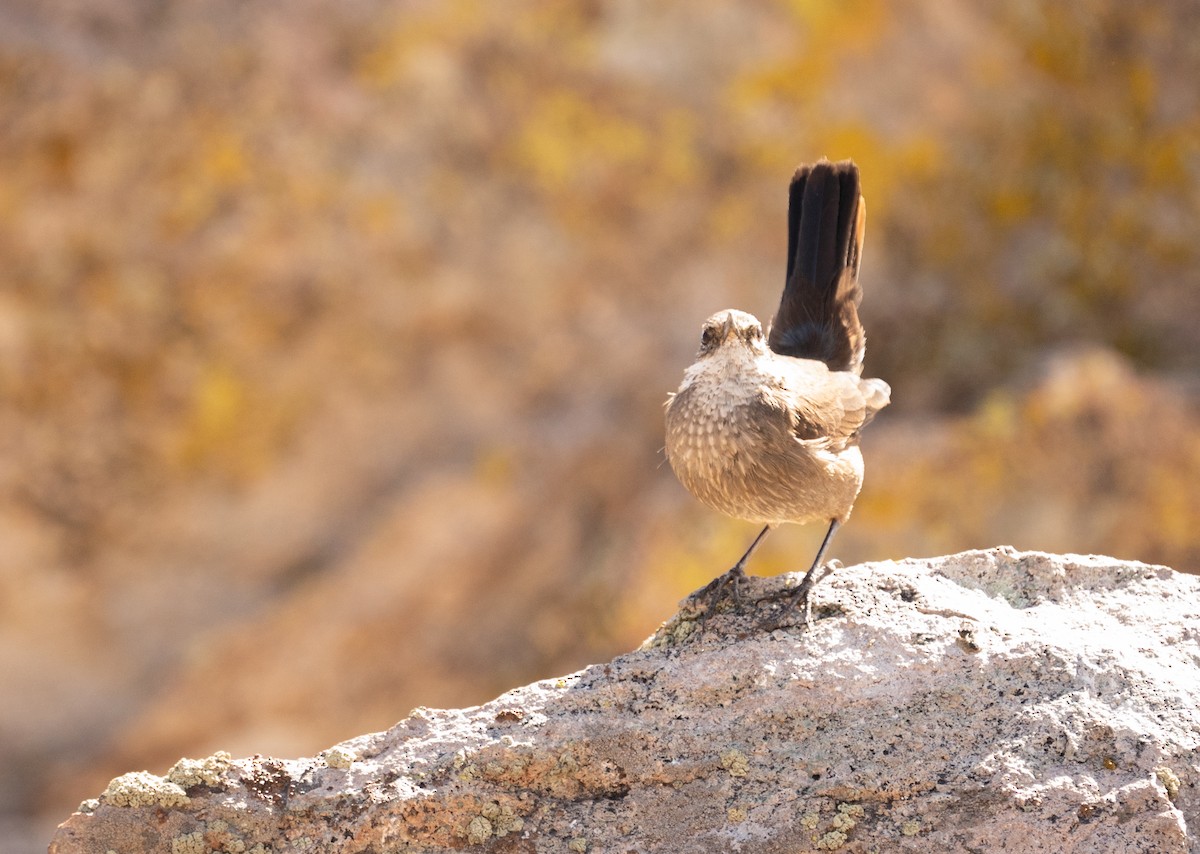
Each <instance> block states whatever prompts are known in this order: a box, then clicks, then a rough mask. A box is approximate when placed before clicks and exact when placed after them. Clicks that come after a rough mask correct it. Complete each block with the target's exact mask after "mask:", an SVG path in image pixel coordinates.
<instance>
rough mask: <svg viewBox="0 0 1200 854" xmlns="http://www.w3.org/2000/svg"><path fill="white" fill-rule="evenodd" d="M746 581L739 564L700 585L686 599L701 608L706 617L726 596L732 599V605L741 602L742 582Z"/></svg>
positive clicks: (737, 604) (735, 605) (738, 605)
mask: <svg viewBox="0 0 1200 854" xmlns="http://www.w3.org/2000/svg"><path fill="white" fill-rule="evenodd" d="M745 581H746V573H745V572H744V571H743V570H742V567H741V564H738V565H736V566H734V567H733V569H731V570H729V571H728V572H726V573H725V574H723V575H718V576H717V577H716V578H714V579H713V580H712V581H710V582H708V584H706V585H704V586H703V587H701V588H700V589H699V590H697V591H696V592H695V593H693V594H692V595H691V596H689V597H688V599H689V600H690V601H691V602H693V603H695V604H697V605H699V606H701V607H702V608H703V612H702V613H703V616H704V618H707V617H708V615H709V614H711V613H712V611H713V609H714V608H716V607H717V605H719V604H721V602H723V601H724V600H725V599H726V598H727V597H728V598H731V599H733V604H734V607H740V606H741V604H742V584H743V583H745Z"/></svg>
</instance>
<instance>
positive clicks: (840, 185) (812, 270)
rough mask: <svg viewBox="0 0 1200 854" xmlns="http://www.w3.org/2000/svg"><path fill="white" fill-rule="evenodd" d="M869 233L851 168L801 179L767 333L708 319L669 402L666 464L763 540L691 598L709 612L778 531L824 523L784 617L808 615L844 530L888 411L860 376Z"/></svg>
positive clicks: (739, 318)
mask: <svg viewBox="0 0 1200 854" xmlns="http://www.w3.org/2000/svg"><path fill="white" fill-rule="evenodd" d="M865 230H866V201H865V200H864V198H863V196H862V192H861V181H860V176H859V170H858V167H857V166H856V165H855V164H854V163H853V161H850V160H842V161H838V162H830V161H829V160H827V159H824V158H822V159H821V160H820V161H818V162H816V163H813V164H809V165H804V166H801V167H799V168H798V169H797V170H796V172H795V174H794V175H793V177H792V180H791V183H790V185H789V188H788V219H787V238H788V243H787V246H788V249H787V252H788V255H787V275H786V278H785V281H784V288H783V294H782V296H781V298H780V302H779V308H778V310H777V311H776V312H775V315H774V318H773V319H772V321H771V324H770V326H769V328H768V330H767V331H766V333H765V334H764V331H763V327H762V324H761V323H760V322H759V321H758V319H757V318H755V317H754V316H753V315H751V314H748V313H746V312H744V311H739V310H737V309H726V310H724V311H718V312H717V313H716V314H713V315H712V316H711V317H709V318H708V319H707V320H706V321H704V325H703V327H702V329H701V334H700V349H699V352H698V353H697V354H696V359H695V362H694V363H693V364H692V365H691V366H690V367H688V368H687V370H686V371H685V372H684V376H683V381H682V382H681V384H680V386H679V389H678V390H677V391H676V392H674V393H673V394H671V395H669V396H668V399H667V402H666V419H665V420H666V448H665V450H666V455H667V460H668V461H669V463H670V465H671V469H672V470H673V471H674V472H675V475H676V477H678V479H679V481H680V482H681V483H682V484H683V486H684V487H685V488H686V489H687V490H688V491H689V492H690V493H691V494H692V495H693V496H695V497H696V498H697V499H699V500H700V501H701V502H702V503H703V504H705V505H707V506H708V507H711V508H712V509H714V510H717V511H720V512H721V513H724V514H726V515H728V516H732V517H734V518H736V519H742V520H745V521H748V522H754V523H757V524H759V525H762V526H763V528H762V530H761V531H760V532H759V534H758V536H757V537H755V539H754V541H753V542H752V543H751V544H750V547H749V548H748V549H747V550H746V552H745V554H743V555H742V557H741V558H740V559H739V560H738V562H737V563H736V564H734V565H733V567H732V568H731V569H730V570H729V571H728V572H726V573H725V574H723V575H721V576H718V577H717V578H715V579H713V581H712V582H711V583H710V584H708V585H707V586H706V587H704V588H702V589H701V590H700V591H698V592H697V593H696V594H693V595H694V596H695V597H698V598H701V599H708V600H710V602H711V600H712V598H713V597H714V596H718V597H719V596H721V595H723V591H726V590H727V589H728V588H730V587H732V588H733V595H734V597H735V598H737V599H739V600H740V596H739V589H740V587H741V584H742V582H743V581H744V580H745V566H746V562H747V561H748V560H749V559H750V556H751V555H752V554H753V553H754V551H755V549H757V548H758V546H759V545H760V544H761V543H762V541H763V539H764V538H765V537H766V536H767V534H768V533H769V532H770V531H771V530H772V529H773V528H776V527H778V526H779V525H783V524H786V523H794V524H810V523H813V524H816V523H820V524H823V525H827V526H828V528H827V529H826V533H825V537H824V539H823V540H822V542H821V545H820V547H819V548H818V549H817V554H816V557H815V558H814V560H813V563H812V565H811V566H810V567H809V569H808V571H807V572H806V573H805V575H804V577H803V579H802V580H801V582H800V584H799V585H797V586H796V587H795V588H794V589H793V590H792V591H791V592H790V593H789V594H788V595H789V597H790V600H791V603H790V604H791V607H793V608H794V607H795V606H796V605H799V604H803V605H804V606H805V607H806V608H807V600H808V593H809V590H810V589H811V587H812V585H813V583H814V580H815V576H814V573H815V572H816V571H817V569H818V567H820V566H822V561H823V560H824V557H825V554H826V552H827V551H828V549H829V544H830V542H831V540H832V539H833V535H834V534H835V533H836V532H837V530H838V529H839V528H840V527H841V526H842V525H843V524H845V522H846V520H847V519H849V518H850V513H851V511H852V510H853V508H854V502H855V500H856V499H857V498H858V494H859V490H860V489H861V488H862V483H863V457H862V451H861V450H860V448H859V438H860V435H861V432H862V429H863V428H864V427H865V426H866V425H867V424H868V423H870V421H871V420H872V419H873V418H874V417H875V414H876V413H877V412H879V410H881V409H883V408H884V407H885V406H887V405H888V403H890V401H891V388H890V386H889V385H888V384H887V383H886V382H884V381H883V380H881V379H863V378H862V376H861V374H862V365H863V355H864V353H865V347H866V334H865V332H864V331H863V326H862V322H861V321H860V320H859V316H858V307H859V304H860V303H861V301H862V288H861V286H860V285H859V281H858V274H859V267H860V264H861V261H862V249H863V239H864V236H865ZM785 610H787V609H785ZM806 613H807V611H806ZM806 619H807V618H806Z"/></svg>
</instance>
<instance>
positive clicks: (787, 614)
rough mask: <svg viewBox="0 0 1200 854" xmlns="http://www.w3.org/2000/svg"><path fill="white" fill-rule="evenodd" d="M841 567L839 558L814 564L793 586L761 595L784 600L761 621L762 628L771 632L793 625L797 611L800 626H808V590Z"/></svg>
mask: <svg viewBox="0 0 1200 854" xmlns="http://www.w3.org/2000/svg"><path fill="white" fill-rule="evenodd" d="M841 567H842V562H841V561H840V560H831V561H829V563H827V564H824V565H823V566H820V567H816V566H814V567H813V568H812V569H810V570H809V571H808V572H807V573H805V575H804V578H802V579H801V580H800V583H799V584H798V585H796V586H795V587H791V588H787V587H785V588H784V589H782V590H779V591H777V592H776V593H773V594H771V595H769V596H766V597H763V598H764V599H767V600H776V599H783V600H784V603H783V605H782V606H780V608H779V610H778V611H776V612H775V613H774V614H773V615H772V616H771V617H769V618H768V619H767V620H765V621H764V622H763V629H764V630H765V631H768V632H773V631H775V629H782V628H789V627H793V626H795V625H796V623H794V622H792V618H793V617H794V616H795V615H796V614H797V613H799V614H800V615H801V617H802V622H801V623H800V625H801V627H802V628H805V629H807V628H809V627H810V626H811V625H812V601H811V600H810V599H809V595H808V594H809V592H810V591H811V590H812V589H813V587H814V586H816V584H817V583H818V582H820V581H822V580H824V579H825V577H826V576H827V575H829V574H830V573H831V572H833V571H834V570H835V569H841Z"/></svg>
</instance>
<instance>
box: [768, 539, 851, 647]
mask: <svg viewBox="0 0 1200 854" xmlns="http://www.w3.org/2000/svg"><path fill="white" fill-rule="evenodd" d="M841 526H842V523H841V522H839V521H838V520H837V519H830V520H829V530H828V531H826V532H825V539H823V540H822V541H821V547H820V548H819V549H817V556H816V557H815V558H813V562H812V566H810V567H809V568H808V572H806V573H804V578H802V579H800V583H799V584H798V585H797V586H796V587H795V589H793V590H789V591H785V592H784V593H783V594H781V596H780V598H782V597H783V595H786V596H787V599H788V602H787V604H786V605H784V606H783V612H782V613H781V614H780V615H779V620H782V619H783V617H784V616H785V615H786V614H787V613H788V612H789V611H791V610H792V609H793V608H796V607H798V606H799V607H803V608H804V624H805V625H808V623H809V622H810V620H809V615H810V612H809V609H808V592H809V591H810V590H811V589H812V586H813V584H815V583H816V582H817V577H816V572H817V568H818V567H820V566H821V561H822V560H823V559H824V557H825V552H826V551H828V550H829V541H830V540H832V539H833V533H834V531H836V530H837V529H838V528H840V527H841ZM827 574H828V573H827ZM821 577H822V578H824V577H825V576H824V575H822V576H821ZM778 625H779V623H778V622H776V627H778Z"/></svg>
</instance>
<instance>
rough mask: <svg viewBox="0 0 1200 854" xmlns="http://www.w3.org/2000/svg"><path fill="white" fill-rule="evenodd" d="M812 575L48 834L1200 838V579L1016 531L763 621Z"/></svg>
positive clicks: (844, 586) (1095, 848)
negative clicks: (545, 673) (591, 658)
mask: <svg viewBox="0 0 1200 854" xmlns="http://www.w3.org/2000/svg"><path fill="white" fill-rule="evenodd" d="M794 581H795V579H794V578H790V577H787V576H781V577H778V578H763V579H759V578H755V579H751V581H750V582H749V583H748V584H747V585H746V586H745V588H744V589H743V593H742V595H743V598H742V605H741V606H740V607H737V608H735V607H733V606H732V604H728V605H723V606H722V610H720V611H719V612H718V613H715V614H713V615H711V616H710V617H709V618H708V619H707V621H705V622H703V623H702V624H701V623H700V622H698V621H697V619H696V618H697V615H696V614H695V613H694V611H693V610H692V609H691V608H689V607H688V606H686V605H685V608H684V610H683V611H681V612H680V614H678V615H677V616H676V617H675V618H674V619H672V620H671V621H670V622H668V623H667V624H666V625H664V626H663V627H662V628H661V629H660V630H659V631H658V632H657V633H656V634H655V635H654V636H653V637H652V638H650V639H649V640H648V641H647V643H646V645H645V646H644V647H643V648H642V649H640V650H637V651H635V652H631V653H629V654H628V655H623V656H621V657H619V658H617V659H616V660H614V661H612V662H611V663H609V664H599V665H595V666H593V667H589V668H587V669H586V670H583V671H581V672H579V673H576V674H573V675H570V676H566V677H563V678H562V679H557V680H549V681H546V682H539V683H537V684H534V685H529V686H526V687H524V688H518V689H517V690H515V691H511V692H509V693H507V694H505V695H503V696H502V697H499V698H498V699H496V700H494V701H493V702H491V703H488V704H486V705H484V706H480V707H478V708H473V709H464V710H453V711H438V710H431V709H419V710H417V711H415V712H413V713H412V714H411V715H410V716H409V717H408V718H407V719H405V720H404V721H402V722H400V723H399V724H397V725H396V726H395V727H393V728H392V729H391V730H389V731H387V732H384V733H376V734H373V735H365V736H361V737H359V738H355V739H352V740H350V741H347V742H344V743H343V744H340V745H338V746H337V747H334V748H331V749H330V750H328V751H325V753H323V754H322V755H321V756H318V757H316V758H313V759H295V760H282V759H269V758H261V757H256V758H254V759H230V758H229V757H228V756H225V755H222V754H218V755H217V756H214V757H210V758H209V759H208V760H200V761H187V762H181V763H180V765H177V766H176V767H175V768H173V769H172V770H171V772H169V773H168V774H167V775H166V777H164V778H159V777H154V776H152V775H146V774H144V773H136V774H129V775H125V776H123V777H120V778H118V779H117V780H114V781H113V783H112V784H110V786H109V787H108V789H106V791H105V793H104V794H102V795H101V796H100V797H99V798H98V799H97V800H95V801H89V802H86V803H85V804H84V805H83V806H82V807H81V812H78V813H76V814H74V815H72V816H71V817H70V818H69V819H68V820H67V822H66V823H65V824H64V825H62V827H61V828H60V829H59V831H58V833H57V835H56V836H55V839H54V841H53V843H52V844H51V847H50V850H51V852H53V854H76V852H80V853H81V854H82V852H89V853H90V852H105V851H108V850H112V851H119V852H121V854H135V852H150V851H155V852H172V854H176V853H177V852H201V854H203V852H209V851H225V852H258V854H266V852H284V851H313V852H316V851H321V852H422V851H448V850H464V849H469V850H478V851H506V852H557V851H561V852H583V851H592V852H599V851H614V852H642V851H696V852H705V851H714V852H715V851H742V852H802V851H820V850H842V851H853V852H869V851H912V852H927V851H1000V850H1003V851H1008V852H1033V851H1056V852H1059V851H1061V852H1085V851H1086V852H1158V854H1163V852H1187V851H1192V852H1195V851H1198V850H1200V845H1197V843H1196V833H1195V829H1194V828H1195V826H1196V824H1197V822H1198V821H1200V793H1198V790H1197V782H1198V780H1200V757H1198V756H1197V753H1196V748H1197V745H1198V744H1200V644H1198V639H1200V579H1197V578H1194V577H1191V576H1188V575H1182V574H1178V573H1175V572H1173V571H1171V570H1169V569H1166V568H1163V567H1155V566H1147V565H1144V564H1138V563H1127V562H1121V561H1117V560H1114V559H1111V558H1102V557H1081V556H1055V555H1045V554H1036V553H1018V552H1014V551H1013V550H1011V549H1005V548H1001V549H993V550H990V551H979V552H967V553H964V554H960V555H953V556H950V557H943V558H935V559H930V560H909V561H903V562H898V563H892V562H885V563H874V564H864V565H861V566H854V567H846V568H843V569H839V570H837V571H836V572H835V573H833V575H831V576H830V577H829V578H828V579H826V580H825V581H824V582H822V583H821V584H819V585H818V586H817V587H816V588H815V591H814V597H813V599H814V607H813V623H812V625H811V627H810V628H808V629H807V630H805V629H802V628H799V627H794V628H782V629H775V630H773V631H767V630H765V629H763V628H762V626H763V625H764V624H765V623H769V622H770V621H771V618H772V617H774V616H775V610H774V609H776V608H778V605H777V604H774V603H772V602H770V601H769V600H766V599H765V598H764V597H767V596H768V595H769V594H770V593H771V592H772V591H778V590H780V589H781V588H782V587H783V585H784V584H786V583H794ZM398 654H399V653H398Z"/></svg>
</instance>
